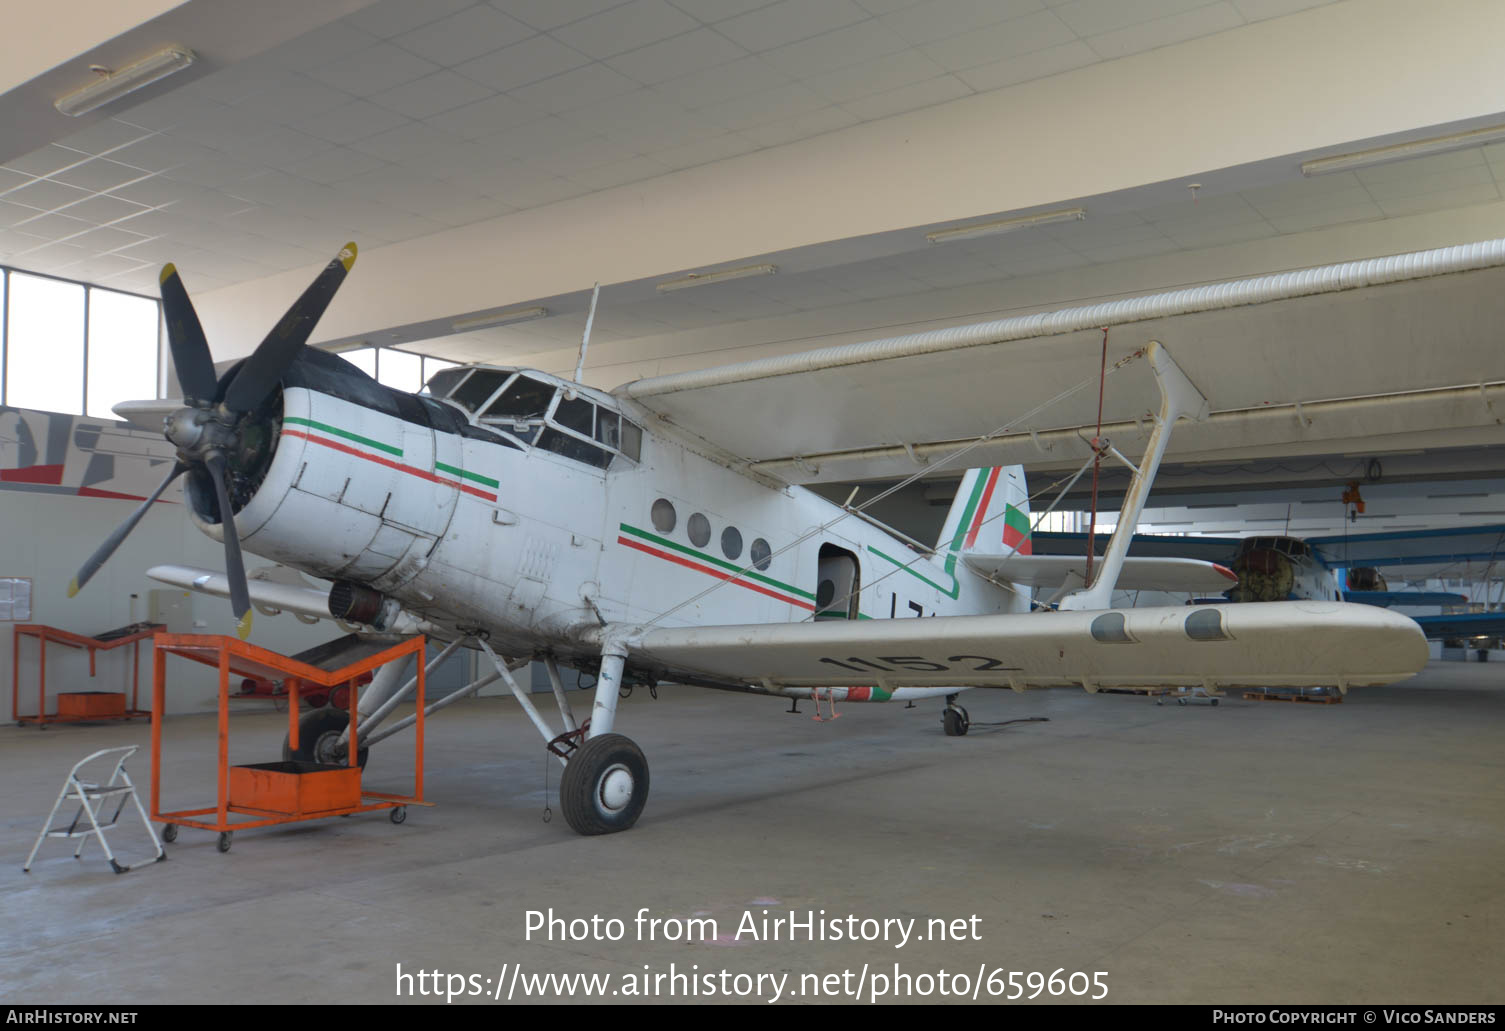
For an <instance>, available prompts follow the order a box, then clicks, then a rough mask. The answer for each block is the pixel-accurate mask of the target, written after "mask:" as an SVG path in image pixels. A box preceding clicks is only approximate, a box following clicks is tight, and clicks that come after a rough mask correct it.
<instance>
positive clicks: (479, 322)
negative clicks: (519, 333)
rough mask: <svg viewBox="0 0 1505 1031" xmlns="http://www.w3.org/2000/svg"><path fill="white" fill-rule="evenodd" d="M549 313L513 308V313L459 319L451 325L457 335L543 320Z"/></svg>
mask: <svg viewBox="0 0 1505 1031" xmlns="http://www.w3.org/2000/svg"><path fill="white" fill-rule="evenodd" d="M548 313H549V309H547V308H543V307H538V308H513V309H512V310H511V311H499V312H495V313H494V314H491V315H477V316H475V317H474V318H469V319H459V320H457V321H455V322H451V323H450V328H451V329H453V330H454V331H455V332H456V333H464V332H467V331H469V330H472V329H485V328H486V327H487V326H505V325H507V324H509V323H512V322H527V321H529V320H530V319H541V318H543V317H544V316H545V315H547V314H548Z"/></svg>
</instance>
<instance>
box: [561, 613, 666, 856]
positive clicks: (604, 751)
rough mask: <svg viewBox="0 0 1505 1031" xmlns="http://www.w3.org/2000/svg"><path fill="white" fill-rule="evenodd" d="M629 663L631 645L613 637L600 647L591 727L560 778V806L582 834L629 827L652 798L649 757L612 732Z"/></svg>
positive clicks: (621, 829) (629, 741) (608, 831)
mask: <svg viewBox="0 0 1505 1031" xmlns="http://www.w3.org/2000/svg"><path fill="white" fill-rule="evenodd" d="M626 663H627V648H626V647H625V646H624V645H622V644H621V643H620V642H617V641H614V640H610V639H608V640H607V642H606V644H605V646H604V647H603V648H602V649H601V672H600V675H599V676H598V677H597V679H596V699H595V704H594V705H593V706H592V708H591V722H590V731H589V732H588V734H587V736H586V740H585V743H584V744H582V745H581V746H580V747H579V748H577V749H576V750H575V751H574V752H573V753H572V754H571V755H570V758H569V763H568V764H567V765H566V766H565V768H564V776H563V778H561V780H560V782H559V808H560V809H562V810H564V818H565V820H566V821H568V823H569V825H570V826H571V827H573V828H574V829H575V831H576V833H579V834H611V833H614V832H616V831H625V830H626V829H627V828H629V827H631V826H632V825H633V824H634V823H637V820H638V817H639V816H640V815H641V814H642V812H643V806H644V804H645V803H646V802H647V801H648V760H647V759H645V758H644V757H643V751H642V749H640V748H638V746H637V745H636V744H634V743H633V742H632V741H631V740H629V739H628V738H626V737H623V736H622V735H621V734H613V733H612V732H611V730H612V726H613V724H614V723H615V722H616V716H617V700H618V698H619V697H620V694H619V692H620V690H621V687H622V670H623V667H624V666H625V665H626Z"/></svg>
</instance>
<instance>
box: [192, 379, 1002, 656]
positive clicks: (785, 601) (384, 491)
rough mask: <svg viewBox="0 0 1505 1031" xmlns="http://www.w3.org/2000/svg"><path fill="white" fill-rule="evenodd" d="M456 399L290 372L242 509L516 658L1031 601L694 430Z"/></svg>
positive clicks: (606, 413) (254, 528)
mask: <svg viewBox="0 0 1505 1031" xmlns="http://www.w3.org/2000/svg"><path fill="white" fill-rule="evenodd" d="M528 376H529V377H531V378H532V379H534V380H535V381H546V382H547V383H548V384H549V385H551V386H553V387H554V388H556V389H558V390H560V391H563V390H565V389H566V387H565V385H564V384H562V383H561V382H560V381H558V380H555V379H553V378H551V377H547V376H544V375H542V374H536V373H528ZM573 389H574V390H575V391H576V392H577V393H578V394H579V397H580V400H583V401H588V402H589V403H591V404H593V405H595V406H596V407H597V409H598V419H600V420H602V421H603V422H604V421H605V420H607V419H610V418H612V417H613V416H619V417H620V418H622V419H624V420H629V421H630V422H629V425H634V424H635V425H636V426H642V427H647V426H651V425H653V418H652V416H651V415H649V414H648V413H647V412H646V411H639V410H636V409H635V406H633V405H632V404H631V403H627V404H625V405H624V404H623V403H622V402H620V401H619V400H618V399H615V398H612V397H610V396H609V395H605V394H600V393H598V392H595V391H585V390H583V389H582V388H579V387H574V388H573ZM394 393H395V392H394ZM424 403H425V404H427V405H430V406H433V405H441V404H446V403H447V402H442V401H433V400H427V399H425V402H424ZM556 403H559V402H556ZM575 404H576V406H577V409H578V405H579V401H576V402H575ZM451 408H455V406H451ZM462 413H463V409H458V408H455V415H456V416H459V418H458V419H457V420H456V421H457V422H461V423H466V424H467V425H469V429H468V430H467V429H463V428H462V429H461V430H460V431H459V432H456V431H455V428H454V427H449V428H446V427H445V426H443V425H440V424H439V423H441V422H442V420H432V419H430V420H424V419H421V418H420V419H412V418H404V417H401V416H399V415H395V414H392V413H390V412H388V411H382V410H378V409H377V408H375V407H372V406H370V405H367V404H361V403H357V402H355V401H351V400H347V399H344V398H341V397H337V396H334V395H333V394H330V393H325V392H322V391H319V390H316V389H310V388H307V387H299V386H288V387H287V388H286V389H285V391H284V397H283V413H282V420H281V429H280V438H279V440H278V442H277V445H276V452H275V455H274V457H273V459H272V462H271V465H270V467H269V469H268V470H267V472H266V475H265V478H264V480H263V481H262V483H261V484H260V486H259V488H258V489H257V490H256V493H255V495H254V497H252V498H251V500H250V501H249V502H248V503H247V504H246V505H245V507H244V508H243V509H242V510H241V511H240V512H239V513H238V515H237V517H236V522H237V526H238V528H239V530H240V533H241V539H242V542H243V545H244V547H245V548H246V549H247V550H248V551H251V552H253V553H255V554H257V555H261V556H263V557H265V558H269V559H273V560H275V561H278V562H281V563H285V564H287V565H290V566H292V567H295V568H297V569H300V570H302V571H304V572H307V573H310V574H312V575H314V576H319V577H325V578H328V579H331V580H336V581H349V582H353V583H357V584H362V585H366V586H368V587H370V588H372V589H374V590H376V591H380V592H382V593H383V594H385V595H387V596H388V597H389V598H392V599H395V600H396V601H398V602H399V603H400V604H401V605H402V607H403V608H404V609H406V610H407V611H408V612H409V613H411V614H413V615H414V616H417V617H419V618H422V619H426V620H428V621H429V622H431V623H432V624H434V625H435V626H436V627H438V628H440V634H441V636H444V635H445V634H446V633H454V634H458V633H461V632H464V631H465V630H469V629H471V628H479V629H481V630H484V631H486V632H487V633H488V634H489V635H490V639H491V640H492V641H493V643H494V644H495V645H496V646H497V647H498V649H499V650H502V651H505V652H508V653H510V654H514V655H521V654H529V653H533V652H537V651H541V650H552V651H554V652H555V653H556V654H559V655H560V656H561V657H562V658H566V659H568V658H569V657H571V656H572V655H576V656H580V657H584V656H586V655H588V654H590V653H593V652H594V651H595V649H594V648H593V647H591V646H589V645H586V644H584V643H583V642H581V643H579V644H576V643H575V642H578V641H579V638H580V636H581V634H582V633H583V632H584V631H585V630H587V629H589V628H594V627H596V626H598V625H599V623H600V621H605V622H608V623H613V624H616V623H623V624H652V625H656V626H662V627H672V626H704V625H716V624H721V625H728V624H749V623H778V622H796V621H801V620H811V619H817V618H820V619H827V618H857V619H888V618H908V617H921V616H933V615H970V614H982V613H995V612H1007V611H1016V612H1024V611H1028V609H1029V597H1028V592H1027V590H1026V591H1017V590H1011V589H1009V588H1007V587H1004V586H1000V585H997V584H993V583H989V582H987V581H985V580H983V579H982V578H979V577H976V576H967V575H965V574H964V573H963V570H962V567H961V563H960V562H959V561H958V559H957V557H956V555H955V554H954V553H940V554H938V555H937V556H935V557H934V558H931V557H927V556H922V555H919V554H917V553H916V552H915V551H914V550H912V549H911V548H910V547H909V546H907V545H906V544H904V543H903V542H901V541H900V540H899V539H897V538H896V537H894V536H892V535H890V534H888V533H885V532H883V531H882V530H881V529H879V528H877V527H875V526H872V525H869V524H868V523H866V522H864V521H862V520H860V519H857V518H841V517H842V516H843V515H844V512H843V510H842V509H841V508H840V507H838V506H836V505H833V504H832V503H830V502H828V501H826V500H824V499H823V498H820V497H819V496H817V495H815V494H813V493H811V492H810V491H807V490H804V489H801V488H798V487H780V486H777V485H774V484H771V483H767V482H763V481H760V480H759V479H756V478H754V477H752V476H750V475H748V474H746V473H744V472H741V471H738V470H737V469H735V468H732V467H731V466H730V465H729V464H726V463H723V462H721V461H718V460H717V459H716V458H715V457H713V456H711V455H709V454H707V453H702V452H701V451H699V450H697V449H695V448H694V447H693V446H692V445H691V443H690V442H687V441H682V440H679V439H676V438H674V437H671V436H668V435H665V434H662V433H651V432H644V433H642V435H641V442H640V444H639V445H638V446H637V447H636V448H632V450H636V451H637V457H636V459H634V458H632V457H629V456H628V455H627V454H626V453H624V451H623V450H622V449H621V448H620V447H618V448H608V447H604V446H603V447H600V448H597V449H596V450H595V451H589V449H588V446H585V445H584V443H583V442H584V440H585V439H587V438H588V437H589V433H590V431H589V428H587V429H586V431H585V437H582V438H579V439H577V438H573V437H568V435H567V434H564V433H560V432H558V430H557V429H554V430H553V431H552V432H554V434H555V436H554V437H553V438H548V437H545V436H544V434H547V433H549V432H551V427H552V426H553V422H552V419H551V420H547V421H546V420H542V419H539V420H534V421H533V424H532V425H530V426H526V427H525V426H523V425H518V426H517V427H515V428H512V429H508V428H504V427H500V426H498V425H497V424H495V423H493V424H492V425H491V426H490V427H489V428H488V427H482V426H478V425H476V424H475V423H474V422H472V421H471V420H470V419H469V417H468V416H465V415H462ZM426 421H427V422H428V424H425V422H426ZM598 425H599V424H598ZM530 438H531V440H532V441H534V442H536V441H538V440H544V439H552V440H554V441H555V442H556V443H557V441H559V440H564V439H566V438H568V439H567V443H568V445H569V447H568V448H566V450H569V449H574V450H575V451H576V452H577V453H585V452H588V453H589V457H590V458H591V459H592V460H590V461H582V460H580V459H579V458H577V457H571V456H569V455H566V454H564V453H558V452H557V451H556V450H550V449H548V448H545V447H543V446H538V445H537V444H536V443H530V442H529V440H530ZM608 461H609V464H606V465H605V467H604V468H602V467H601V465H602V464H603V462H608ZM195 517H196V518H198V519H199V522H200V525H201V527H202V528H203V529H204V530H205V532H206V533H209V534H210V535H212V536H218V535H219V533H218V526H217V525H216V524H214V523H211V522H207V521H205V520H204V519H202V518H201V517H199V516H198V515H197V514H196V516H195ZM833 521H835V522H836V525H834V526H831V527H829V528H827V529H818V528H820V527H822V526H824V525H825V524H828V523H832V522H833ZM817 531H818V532H817ZM854 576H855V581H856V582H855V584H853V582H852V581H853V578H854ZM823 583H824V588H823ZM854 586H855V587H856V590H855V591H854V590H853V587H854Z"/></svg>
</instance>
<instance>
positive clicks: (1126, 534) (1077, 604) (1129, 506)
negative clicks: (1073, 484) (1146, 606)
mask: <svg viewBox="0 0 1505 1031" xmlns="http://www.w3.org/2000/svg"><path fill="white" fill-rule="evenodd" d="M1145 353H1146V356H1147V357H1148V358H1149V360H1150V368H1152V369H1154V370H1155V382H1156V384H1158V385H1159V387H1160V411H1159V412H1158V413H1157V414H1156V416H1155V429H1154V431H1153V432H1151V434H1150V442H1149V445H1148V446H1147V447H1146V448H1145V452H1144V458H1142V459H1141V460H1140V462H1139V468H1138V469H1136V470H1135V471H1134V478H1133V480H1131V481H1130V483H1129V489H1128V490H1127V491H1126V492H1125V493H1124V503H1123V508H1122V509H1121V510H1120V511H1119V513H1118V526H1117V527H1116V528H1115V529H1114V530H1113V538H1112V539H1111V540H1110V541H1109V542H1108V550H1107V552H1106V553H1105V554H1104V555H1103V562H1102V565H1101V566H1099V567H1098V571H1097V576H1096V578H1094V579H1093V581H1092V584H1091V586H1089V587H1087V588H1086V589H1084V590H1081V591H1077V592H1076V593H1075V594H1071V595H1068V596H1067V597H1065V598H1063V599H1061V606H1060V607H1061V608H1062V609H1067V610H1076V611H1082V610H1087V609H1106V608H1109V607H1110V605H1111V602H1112V600H1113V588H1114V587H1115V586H1116V585H1117V583H1118V574H1119V572H1120V571H1121V570H1122V569H1123V564H1124V558H1125V556H1127V555H1128V553H1129V540H1130V538H1132V537H1133V536H1134V527H1135V526H1137V525H1138V523H1139V514H1140V513H1141V512H1142V511H1144V503H1145V501H1146V499H1148V498H1149V495H1150V485H1151V484H1152V483H1154V482H1155V473H1156V471H1158V470H1159V468H1160V459H1161V458H1162V457H1164V455H1165V448H1166V445H1167V444H1169V443H1170V439H1171V429H1172V427H1174V426H1175V424H1176V420H1178V419H1180V418H1182V417H1183V416H1184V417H1186V418H1188V419H1192V420H1193V421H1196V422H1201V421H1202V420H1203V419H1205V418H1207V413H1208V404H1207V398H1205V397H1203V396H1202V392H1201V391H1200V390H1198V389H1197V388H1196V387H1195V386H1194V385H1193V384H1192V381H1191V380H1189V379H1187V378H1186V373H1184V372H1182V371H1181V367H1180V366H1179V365H1177V364H1176V362H1175V360H1174V359H1172V358H1171V356H1170V352H1169V351H1167V350H1166V349H1165V347H1164V345H1162V344H1161V343H1160V341H1158V340H1152V341H1150V345H1149V347H1147V348H1146V349H1145ZM1099 443H1100V444H1101V445H1102V446H1104V447H1107V446H1108V445H1107V444H1106V442H1101V441H1100V442H1099Z"/></svg>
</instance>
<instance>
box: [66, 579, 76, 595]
mask: <svg viewBox="0 0 1505 1031" xmlns="http://www.w3.org/2000/svg"><path fill="white" fill-rule="evenodd" d="M77 593H78V577H76V576H75V577H74V578H73V579H72V580H69V581H68V597H70V598H71V597H73V596H74V595H75V594H77Z"/></svg>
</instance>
